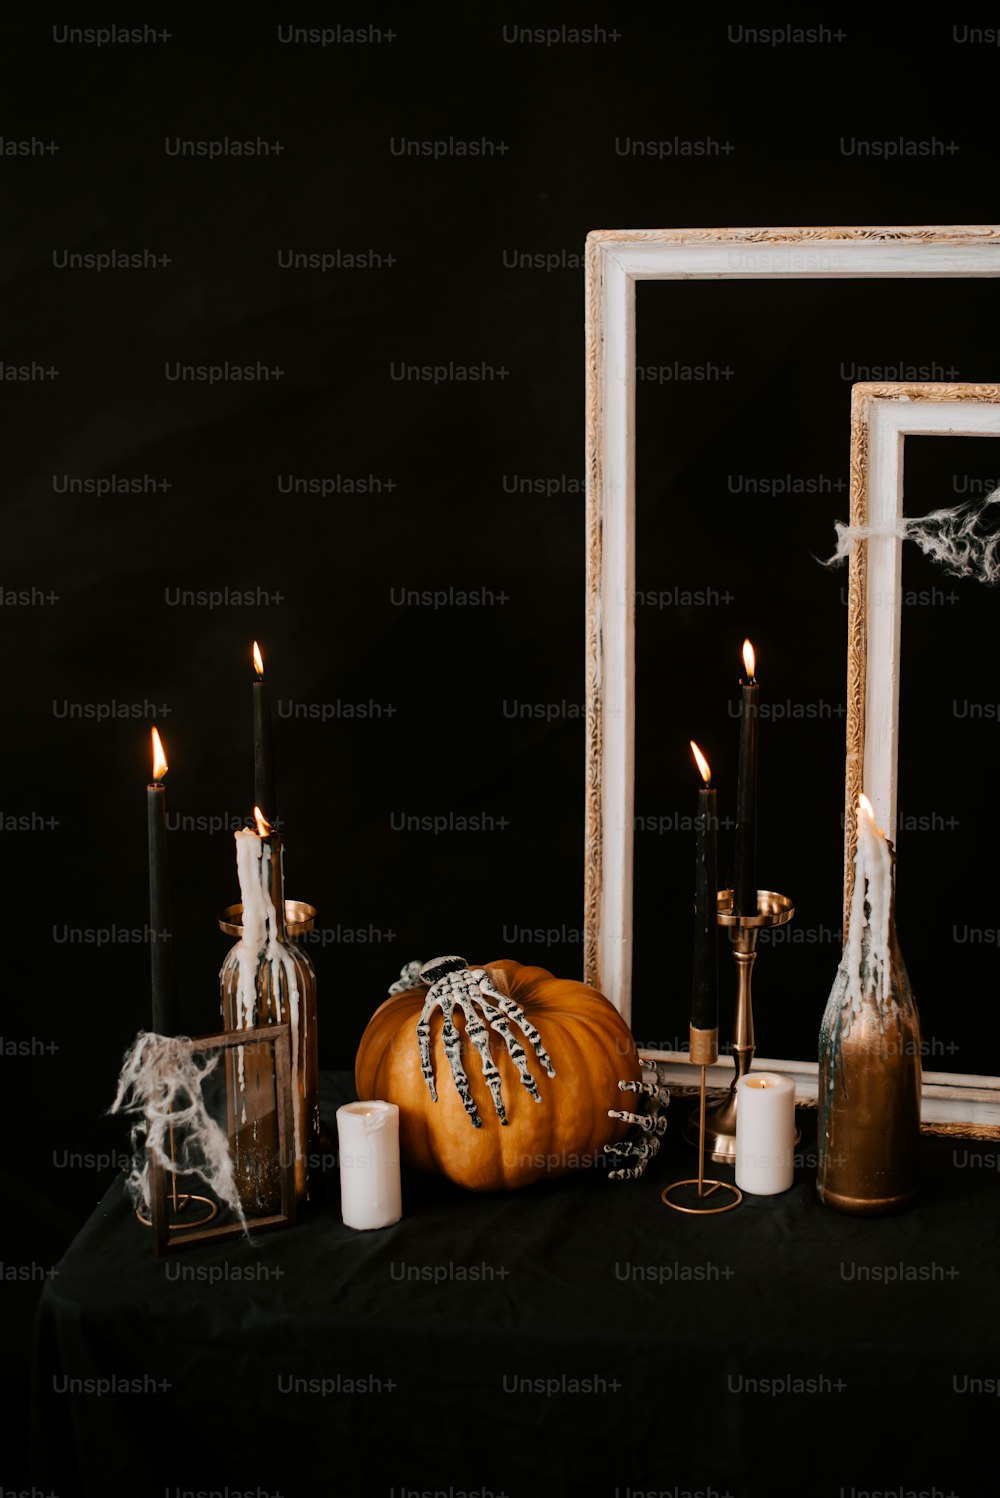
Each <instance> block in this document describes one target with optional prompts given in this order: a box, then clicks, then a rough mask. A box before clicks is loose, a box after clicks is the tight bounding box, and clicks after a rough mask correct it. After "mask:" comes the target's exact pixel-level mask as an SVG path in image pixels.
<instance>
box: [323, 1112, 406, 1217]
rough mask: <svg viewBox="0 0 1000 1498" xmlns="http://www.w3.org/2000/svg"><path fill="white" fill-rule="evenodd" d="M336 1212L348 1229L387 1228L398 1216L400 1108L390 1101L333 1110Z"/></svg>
mask: <svg viewBox="0 0 1000 1498" xmlns="http://www.w3.org/2000/svg"><path fill="white" fill-rule="evenodd" d="M337 1138H338V1140H339V1143H340V1210H341V1214H342V1216H343V1219H344V1222H345V1224H346V1226H347V1227H349V1228H360V1229H365V1228H387V1227H391V1225H392V1224H393V1223H394V1222H398V1221H399V1219H400V1218H401V1217H402V1215H403V1204H402V1192H401V1189H400V1182H399V1109H398V1108H397V1107H396V1104H395V1103H379V1102H371V1103H345V1104H344V1105H343V1107H341V1108H338V1109H337Z"/></svg>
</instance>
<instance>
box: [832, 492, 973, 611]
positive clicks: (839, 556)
mask: <svg viewBox="0 0 1000 1498" xmlns="http://www.w3.org/2000/svg"><path fill="white" fill-rule="evenodd" d="M997 506H1000V489H994V490H993V491H992V492H991V493H989V494H987V495H986V497H985V499H978V500H970V501H969V503H968V504H964V505H955V506H954V507H953V508H952V509H949V510H932V511H931V512H930V514H929V515H919V516H916V517H913V518H911V517H908V516H901V517H900V518H899V519H898V520H894V521H890V522H889V523H887V524H884V525H847V524H845V523H844V522H843V521H841V520H838V521H837V522H836V531H837V549H836V551H835V552H834V553H833V556H832V557H827V559H826V560H825V562H824V563H823V566H824V567H834V566H836V565H837V563H838V562H842V561H843V560H844V558H845V557H848V556H850V552H851V547H852V545H853V544H854V542H855V541H865V540H867V539H868V538H869V537H871V536H898V537H899V539H900V540H901V541H915V542H916V543H917V545H918V546H919V547H920V550H921V551H922V552H924V553H925V554H926V555H927V556H929V557H931V558H932V559H933V560H934V561H935V562H938V563H940V565H941V566H942V567H943V568H944V569H945V571H946V572H949V573H951V575H952V576H953V577H972V578H975V579H976V580H977V581H978V582H981V583H986V584H987V585H988V586H990V587H992V586H993V585H994V584H995V583H997V582H1000V529H997V530H990V529H988V528H987V527H988V525H989V523H990V522H992V524H993V525H995V526H1000V509H998V508H997Z"/></svg>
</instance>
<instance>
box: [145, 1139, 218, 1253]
mask: <svg viewBox="0 0 1000 1498" xmlns="http://www.w3.org/2000/svg"><path fill="white" fill-rule="evenodd" d="M168 1129H169V1133H170V1160H171V1163H172V1164H174V1165H176V1163H177V1152H176V1145H175V1142H174V1124H173V1119H171V1121H170V1123H169V1125H168ZM192 1202H202V1203H203V1204H204V1206H205V1208H206V1209H207V1210H206V1211H204V1212H202V1213H201V1215H200V1216H198V1215H195V1214H194V1213H192V1215H191V1216H190V1217H184V1216H182V1214H183V1213H184V1212H186V1211H187V1210H188V1208H189V1207H190V1205H191V1203H192ZM166 1206H167V1212H168V1214H169V1216H168V1219H167V1231H168V1232H170V1233H186V1232H189V1231H190V1229H191V1228H200V1227H204V1225H205V1223H206V1222H211V1221H212V1219H213V1218H214V1217H217V1216H218V1215H219V1205H218V1202H214V1201H213V1200H212V1198H211V1197H210V1196H200V1195H199V1194H198V1193H197V1192H196V1191H180V1190H179V1189H178V1186H177V1174H176V1172H175V1171H171V1172H170V1192H169V1194H168V1196H167V1201H166ZM135 1215H136V1217H137V1218H138V1219H139V1221H140V1222H141V1223H142V1225H143V1227H144V1228H151V1227H152V1226H153V1218H152V1215H151V1213H147V1212H144V1211H143V1210H142V1208H141V1207H136V1209H135Z"/></svg>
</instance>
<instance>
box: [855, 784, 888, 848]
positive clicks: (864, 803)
mask: <svg viewBox="0 0 1000 1498" xmlns="http://www.w3.org/2000/svg"><path fill="white" fill-rule="evenodd" d="M865 818H867V820H868V821H869V822H870V823H871V825H872V827H874V829H875V831H876V832H877V833H878V835H879V837H885V828H884V827H880V826H879V825H878V822H877V821H876V820H875V808H874V806H873V805H872V804H871V802H870V801H869V799H868V797H867V796H866V795H865V793H864V791H862V792H861V794H860V795H859V796H858V830H859V831H860V829H861V823H862V821H863V820H864V819H865Z"/></svg>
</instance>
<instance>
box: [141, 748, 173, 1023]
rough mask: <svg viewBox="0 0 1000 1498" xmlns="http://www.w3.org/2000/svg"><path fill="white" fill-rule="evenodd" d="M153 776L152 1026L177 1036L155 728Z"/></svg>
mask: <svg viewBox="0 0 1000 1498" xmlns="http://www.w3.org/2000/svg"><path fill="white" fill-rule="evenodd" d="M152 739H153V779H152V781H151V782H150V783H149V785H147V787H146V826H147V829H148V833H149V961H150V977H151V979H152V987H153V1017H152V1029H153V1031H154V1032H155V1033H156V1034H157V1035H176V1034H177V1031H178V1028H179V1025H180V1021H179V1017H178V1011H177V971H176V967H175V963H174V920H173V911H172V909H171V903H170V871H169V867H168V864H167V796H166V790H165V789H164V786H163V776H164V775H165V774H166V773H167V761H166V756H165V755H164V753H163V745H162V744H161V743H160V735H159V734H158V733H157V731H156V729H155V728H154V729H153V733H152Z"/></svg>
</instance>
